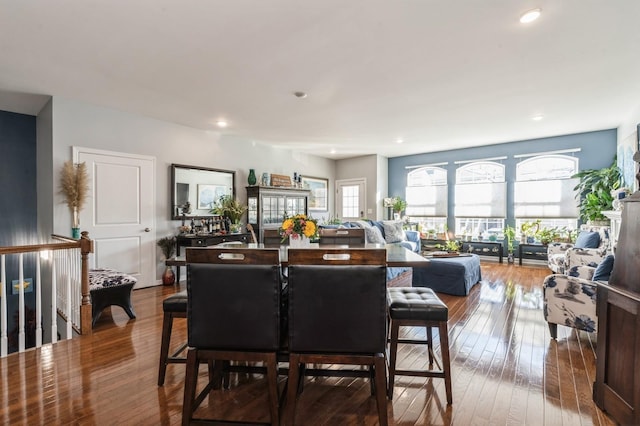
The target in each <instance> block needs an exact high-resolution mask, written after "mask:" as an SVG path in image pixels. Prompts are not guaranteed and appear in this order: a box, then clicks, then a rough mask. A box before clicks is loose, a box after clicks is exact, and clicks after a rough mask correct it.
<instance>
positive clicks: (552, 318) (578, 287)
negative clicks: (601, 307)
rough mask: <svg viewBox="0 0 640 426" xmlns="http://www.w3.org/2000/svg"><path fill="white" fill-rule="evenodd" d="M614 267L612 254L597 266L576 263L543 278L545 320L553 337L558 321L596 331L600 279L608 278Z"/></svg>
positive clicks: (554, 337) (606, 279)
mask: <svg viewBox="0 0 640 426" xmlns="http://www.w3.org/2000/svg"><path fill="white" fill-rule="evenodd" d="M612 269H613V256H612V255H609V256H607V257H606V258H605V259H604V260H603V261H602V262H601V263H600V264H599V265H598V267H592V266H587V265H577V266H573V267H571V269H569V270H568V271H567V274H566V275H565V274H552V275H549V276H547V277H546V278H545V279H544V283H543V285H542V288H543V294H544V310H543V313H544V319H545V320H546V321H547V323H548V324H549V332H550V333H551V337H552V338H553V339H556V338H557V336H558V324H560V325H564V326H567V327H572V328H576V329H578V330H584V331H588V332H595V331H596V327H597V323H598V319H597V317H596V296H597V294H598V281H608V280H609V275H610V274H611V270H612Z"/></svg>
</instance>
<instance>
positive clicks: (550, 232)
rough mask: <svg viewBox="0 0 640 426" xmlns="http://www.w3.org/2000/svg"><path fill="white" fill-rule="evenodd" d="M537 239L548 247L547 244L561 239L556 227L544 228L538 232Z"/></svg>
mask: <svg viewBox="0 0 640 426" xmlns="http://www.w3.org/2000/svg"><path fill="white" fill-rule="evenodd" d="M537 237H538V239H539V240H540V242H541V243H542V245H545V246H546V245H547V244H549V243H551V242H553V241H556V240H557V239H558V238H560V231H559V230H558V228H556V227H553V228H547V227H543V228H542V229H540V230H539V231H538V234H537Z"/></svg>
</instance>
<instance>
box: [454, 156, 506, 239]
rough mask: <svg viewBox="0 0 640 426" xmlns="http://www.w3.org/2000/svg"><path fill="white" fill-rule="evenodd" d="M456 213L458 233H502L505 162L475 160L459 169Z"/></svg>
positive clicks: (504, 213)
mask: <svg viewBox="0 0 640 426" xmlns="http://www.w3.org/2000/svg"><path fill="white" fill-rule="evenodd" d="M454 213H455V218H456V222H455V223H456V225H455V226H456V227H455V232H456V234H458V235H463V234H466V235H472V236H474V237H478V236H480V235H481V236H483V237H490V236H491V235H492V234H495V235H496V236H497V235H498V234H500V235H501V234H502V232H503V228H504V219H505V218H506V216H507V184H506V182H505V167H504V164H501V163H496V162H493V161H476V162H473V163H469V164H465V165H464V166H461V167H459V168H458V169H457V170H456V186H455V202H454Z"/></svg>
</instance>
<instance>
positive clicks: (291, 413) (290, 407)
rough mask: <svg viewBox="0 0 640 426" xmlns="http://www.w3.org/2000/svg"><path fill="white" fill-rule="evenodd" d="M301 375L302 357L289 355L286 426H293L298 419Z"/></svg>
mask: <svg viewBox="0 0 640 426" xmlns="http://www.w3.org/2000/svg"><path fill="white" fill-rule="evenodd" d="M299 374H300V355H297V354H290V355H289V377H288V379H287V382H288V387H287V400H286V405H285V414H284V424H285V425H291V426H293V422H294V420H295V417H296V402H297V399H298V380H299Z"/></svg>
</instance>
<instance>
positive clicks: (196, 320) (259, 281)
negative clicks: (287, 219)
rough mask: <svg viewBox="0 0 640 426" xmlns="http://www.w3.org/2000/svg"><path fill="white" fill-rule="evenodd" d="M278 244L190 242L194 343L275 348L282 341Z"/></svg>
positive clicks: (202, 346)
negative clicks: (248, 245)
mask: <svg viewBox="0 0 640 426" xmlns="http://www.w3.org/2000/svg"><path fill="white" fill-rule="evenodd" d="M279 253H280V252H279V250H278V249H245V248H188V249H187V251H186V263H187V321H188V343H189V346H191V347H196V348H200V349H216V350H261V351H275V350H277V349H278V347H279V343H280V293H281V282H280V255H279Z"/></svg>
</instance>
